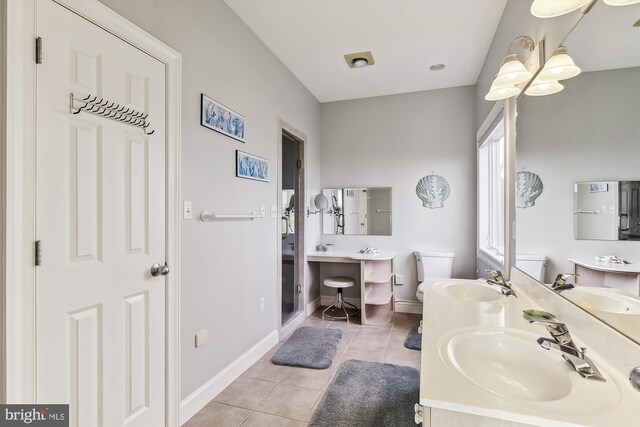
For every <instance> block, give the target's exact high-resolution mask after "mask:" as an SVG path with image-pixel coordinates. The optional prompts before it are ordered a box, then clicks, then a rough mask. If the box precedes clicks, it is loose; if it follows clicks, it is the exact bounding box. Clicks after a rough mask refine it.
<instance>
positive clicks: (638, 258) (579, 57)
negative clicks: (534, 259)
mask: <svg viewBox="0 0 640 427" xmlns="http://www.w3.org/2000/svg"><path fill="white" fill-rule="evenodd" d="M639 19H640V4H633V5H628V6H624V7H611V6H608V5H606V4H604V3H603V2H601V1H598V2H596V4H595V5H594V7H593V8H592V9H591V11H590V12H589V13H587V14H586V15H585V16H584V17H583V18H582V20H581V21H580V22H579V23H578V25H577V26H576V27H575V28H574V29H573V31H572V32H571V33H570V34H569V35H568V37H567V38H566V39H565V40H564V43H563V46H565V47H566V49H567V53H568V54H569V55H570V56H571V57H572V58H573V60H574V61H575V63H576V65H577V66H578V67H580V68H581V69H582V72H581V74H580V75H578V76H576V77H573V78H570V79H567V80H562V81H560V83H561V84H563V85H564V90H562V91H561V92H558V93H556V94H553V95H548V96H541V97H532V96H527V95H523V96H521V97H520V98H519V99H518V102H517V111H518V116H517V122H516V133H517V137H516V173H517V180H516V183H515V184H516V185H515V187H516V204H517V209H516V224H517V231H516V236H517V240H516V245H517V253H518V254H537V255H546V256H547V257H548V258H549V261H548V263H547V267H546V274H545V277H544V278H543V279H544V280H542V281H543V282H545V283H551V282H553V279H554V278H555V276H556V274H558V273H572V272H573V270H574V265H575V264H574V263H572V262H570V259H573V260H582V261H584V263H585V264H597V263H596V261H595V257H596V256H604V255H614V256H617V257H620V258H624V259H627V260H629V261H631V264H624V265H616V264H613V263H611V264H600V265H596V272H597V273H596V274H595V276H594V277H595V278H596V279H595V281H591V282H590V284H591V285H593V284H596V283H597V284H601V285H607V286H611V287H615V286H617V285H616V284H615V283H614V282H612V281H608V280H607V279H606V277H605V276H606V274H607V273H605V272H603V270H606V269H611V268H613V269H617V271H621V270H624V271H629V273H628V274H627V273H624V274H623V275H622V276H619V278H621V277H626V278H629V277H631V276H632V275H633V274H635V273H634V271H640V242H639V241H637V240H635V238H632V237H631V235H623V234H621V233H622V232H623V231H624V232H629V231H631V229H632V228H634V227H637V224H636V225H634V224H632V223H631V221H632V218H636V219H633V220H635V221H636V222H637V216H638V212H637V207H638V200H637V198H638V195H637V194H638V191H637V190H636V189H637V184H636V183H637V180H640V48H639V46H640V28H638V27H634V24H636V22H637V21H638V20H639ZM623 186H624V190H623V189H621V188H622V187H623ZM623 191H624V192H626V193H625V194H624V195H622V196H621V192H623ZM633 191H635V194H636V195H635V196H633V195H630V196H629V195H628V194H629V192H633ZM607 195H608V196H610V197H609V198H607ZM616 195H617V197H618V201H615V196H616ZM583 197H586V199H585V200H586V201H583ZM629 197H631V198H633V197H636V199H635V202H634V201H633V200H631V203H629V200H630V199H629ZM623 199H624V200H623ZM592 202H593V203H592ZM574 203H576V204H575V205H574ZM625 204H626V205H627V206H625ZM631 205H634V206H635V207H634V206H631ZM604 207H606V215H605V214H604V211H605V209H604ZM616 209H617V210H618V212H616ZM625 209H627V210H633V209H635V211H634V212H633V213H632V212H629V213H628V214H627V215H628V220H629V223H627V218H625V217H624V216H623V217H622V218H621V219H619V218H618V217H619V216H621V214H622V215H624V214H625V212H624V210H625ZM581 210H582V211H583V212H582V213H576V212H579V211H581ZM589 211H593V212H595V211H600V212H599V213H598V214H595V213H588V212H589ZM611 212H613V213H611ZM600 221H601V222H603V224H599V223H598V222H600ZM576 225H577V226H576ZM620 225H622V227H620ZM627 225H628V228H629V230H623V229H626V228H627ZM574 227H575V229H574ZM574 233H575V236H574ZM629 234H633V235H636V236H635V237H637V231H634V232H633V233H629ZM583 239H589V240H583ZM591 239H598V240H591ZM602 239H606V240H602ZM582 261H580V262H582ZM598 269H599V270H598ZM576 270H578V268H576ZM536 278H537V277H536ZM585 279H586V277H585V275H584V274H583V275H582V276H581V277H579V278H578V279H577V283H578V285H580V280H583V283H585V284H587V283H586V280H585ZM627 292H629V289H627ZM635 292H636V295H635V297H638V295H637V294H638V292H637V287H636V291H635ZM577 294H578V291H574V292H572V290H567V291H563V292H562V293H561V294H559V295H561V296H563V297H565V298H566V299H568V300H570V301H573V302H575V303H577V304H578V305H580V306H581V307H583V308H585V309H586V310H587V311H589V312H590V313H592V314H594V315H596V316H597V317H599V318H600V319H602V320H603V321H605V322H606V323H608V324H609V325H612V326H613V327H615V328H616V329H618V330H619V331H620V332H622V333H624V334H626V335H627V336H629V337H631V338H632V339H634V340H635V341H637V342H639V343H640V320H638V319H639V318H640V314H632V313H634V312H637V313H640V311H636V310H634V309H633V307H632V306H633V304H632V300H628V301H627V302H620V299H621V298H623V297H624V296H623V297H621V298H617V297H613V296H612V295H606V296H598V295H596V296H594V295H593V293H591V294H589V295H582V296H580V297H577V296H576V295H577ZM616 299H617V300H618V302H615V301H614V300H616ZM609 303H610V304H609ZM607 304H609V305H607ZM618 308H619V309H620V310H618Z"/></svg>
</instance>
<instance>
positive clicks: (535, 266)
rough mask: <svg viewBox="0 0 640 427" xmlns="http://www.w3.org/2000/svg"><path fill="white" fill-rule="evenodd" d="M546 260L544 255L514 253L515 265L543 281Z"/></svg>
mask: <svg viewBox="0 0 640 427" xmlns="http://www.w3.org/2000/svg"><path fill="white" fill-rule="evenodd" d="M548 260H549V259H548V258H547V257H546V256H545V255H516V267H518V268H519V269H520V270H522V271H524V272H525V273H527V274H528V275H529V276H531V277H533V278H534V279H536V280H537V281H539V282H541V283H544V274H545V272H546V270H547V261H548Z"/></svg>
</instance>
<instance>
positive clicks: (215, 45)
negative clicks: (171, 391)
mask: <svg viewBox="0 0 640 427" xmlns="http://www.w3.org/2000/svg"><path fill="white" fill-rule="evenodd" d="M102 1H103V3H105V4H106V5H107V6H109V7H111V8H112V9H114V10H115V11H116V12H118V13H120V14H121V15H123V16H125V17H126V18H128V19H129V20H131V21H132V22H133V23H134V24H136V25H138V26H140V27H142V28H143V29H145V30H146V31H148V32H149V33H151V34H152V35H154V36H155V37H157V38H158V39H160V40H162V41H163V42H165V43H167V44H168V45H170V46H171V47H173V48H174V49H176V50H177V51H178V52H180V53H181V54H182V55H183V69H182V70H183V75H182V78H183V85H182V91H183V92H182V93H183V99H182V117H183V123H182V198H183V200H192V201H193V211H194V214H195V215H194V216H195V217H197V215H198V214H199V213H200V211H202V210H204V209H208V210H213V211H215V212H223V213H249V212H250V211H251V210H258V209H259V207H260V205H261V204H264V205H266V208H267V218H266V219H263V220H256V221H253V222H251V221H246V222H245V221H240V222H225V223H207V224H204V223H202V222H200V221H199V220H197V219H195V218H194V220H192V221H183V222H182V229H181V232H182V243H181V248H180V254H181V262H182V270H181V275H180V286H181V310H182V311H181V319H180V321H181V333H182V337H181V340H182V353H181V358H182V360H181V363H182V377H181V382H182V396H183V397H185V396H187V395H189V394H190V393H191V392H193V391H194V390H195V389H197V388H198V387H199V386H201V385H202V384H203V383H205V382H206V381H208V380H209V379H211V378H212V377H214V376H215V375H216V374H217V373H219V372H220V371H221V370H222V369H224V368H225V367H226V366H228V365H229V364H230V363H231V362H232V361H233V360H235V359H236V358H237V357H239V356H240V355H242V354H243V353H244V352H245V351H247V350H248V349H249V348H251V347H252V346H253V345H254V344H256V343H257V342H258V341H259V340H260V339H262V338H263V337H265V336H266V335H267V334H268V333H269V332H271V331H273V330H274V329H276V328H277V327H278V325H277V313H278V310H279V301H277V288H278V286H279V284H278V283H277V282H278V281H277V277H276V276H277V247H278V246H279V245H280V244H281V239H280V236H279V235H278V231H277V227H278V222H279V219H278V218H271V217H270V216H269V210H270V209H269V205H271V204H274V205H275V204H277V141H276V140H277V118H278V117H281V118H283V119H284V120H285V121H287V122H288V123H290V124H291V125H293V126H295V127H296V128H297V129H300V130H301V131H302V132H304V133H305V134H306V135H307V137H308V146H307V150H306V157H307V168H306V171H307V173H308V176H307V188H308V190H309V191H310V192H312V193H316V192H317V191H318V190H319V188H320V186H319V179H320V177H319V160H320V151H319V150H320V105H319V103H318V102H317V100H316V99H315V98H314V97H313V96H312V95H311V94H310V93H309V92H308V91H307V90H306V89H305V88H304V87H303V86H302V84H301V83H300V82H299V81H298V80H297V79H296V78H295V77H294V76H293V75H292V74H291V73H290V72H289V71H288V70H287V69H286V68H285V67H284V65H283V64H282V63H281V62H280V61H279V60H278V59H277V58H276V57H275V56H274V55H273V54H272V53H271V51H269V50H268V49H267V48H266V46H265V45H264V44H263V43H262V42H261V41H260V40H259V39H258V38H257V37H256V36H255V35H254V34H253V33H252V32H251V31H250V30H249V29H248V28H247V27H246V26H245V25H244V23H242V21H241V20H240V19H239V18H238V17H237V16H236V15H235V14H234V13H233V12H232V11H231V10H230V9H229V8H228V7H227V6H226V4H225V3H224V2H223V1H221V0H182V1H175V0H135V1H130V0H102ZM201 92H204V93H206V94H207V95H209V96H211V97H212V98H214V99H216V100H217V101H220V102H222V103H223V104H225V105H227V106H228V107H230V108H232V109H233V110H236V111H238V112H240V113H241V114H243V115H245V117H246V119H247V126H246V138H247V143H246V144H242V143H239V142H238V141H235V140H233V139H231V138H228V137H225V136H223V135H221V134H219V133H217V132H214V131H212V130H209V129H206V128H204V127H202V126H200V123H199V121H200V119H199V117H200V114H199V109H200V93H201ZM236 149H240V150H243V151H247V152H250V153H252V154H256V155H258V156H261V157H265V158H267V159H269V160H270V166H271V174H270V175H271V176H270V182H269V183H261V182H257V181H249V180H245V179H237V178H235V166H234V159H235V150H236ZM318 229H319V226H318V225H316V224H313V223H311V224H310V227H309V228H308V229H307V236H308V238H309V239H308V241H309V242H310V243H309V245H310V246H309V247H311V246H313V245H314V244H315V240H316V235H317V233H318ZM262 296H263V297H265V302H266V310H265V311H264V312H262V313H260V312H259V302H258V300H259V297H262ZM203 328H207V329H208V330H209V342H208V343H207V344H206V345H205V346H203V347H200V348H197V349H196V348H194V334H195V333H196V331H198V330H200V329H203Z"/></svg>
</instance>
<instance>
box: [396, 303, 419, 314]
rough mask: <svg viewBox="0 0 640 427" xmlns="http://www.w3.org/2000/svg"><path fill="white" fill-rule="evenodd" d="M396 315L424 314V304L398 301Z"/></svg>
mask: <svg viewBox="0 0 640 427" xmlns="http://www.w3.org/2000/svg"><path fill="white" fill-rule="evenodd" d="M395 309H396V310H395V311H396V313H410V314H422V303H421V302H420V301H411V300H396V302H395Z"/></svg>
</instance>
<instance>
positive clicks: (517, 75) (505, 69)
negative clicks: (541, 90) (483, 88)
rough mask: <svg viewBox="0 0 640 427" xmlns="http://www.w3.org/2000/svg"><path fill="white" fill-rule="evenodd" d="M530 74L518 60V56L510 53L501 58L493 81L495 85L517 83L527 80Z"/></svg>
mask: <svg viewBox="0 0 640 427" xmlns="http://www.w3.org/2000/svg"><path fill="white" fill-rule="evenodd" d="M532 75H533V74H531V71H529V70H527V69H526V68H525V67H524V64H523V63H522V62H520V60H519V59H518V56H517V55H515V54H511V55H508V56H506V57H505V58H504V59H503V60H502V66H501V67H500V70H498V75H497V76H496V78H495V80H494V81H493V83H495V84H496V86H508V85H517V84H520V83H524V82H526V81H529V79H530V78H531V76H532Z"/></svg>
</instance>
